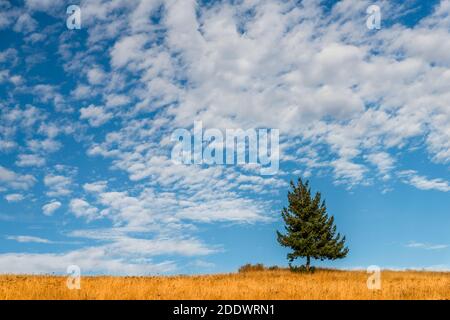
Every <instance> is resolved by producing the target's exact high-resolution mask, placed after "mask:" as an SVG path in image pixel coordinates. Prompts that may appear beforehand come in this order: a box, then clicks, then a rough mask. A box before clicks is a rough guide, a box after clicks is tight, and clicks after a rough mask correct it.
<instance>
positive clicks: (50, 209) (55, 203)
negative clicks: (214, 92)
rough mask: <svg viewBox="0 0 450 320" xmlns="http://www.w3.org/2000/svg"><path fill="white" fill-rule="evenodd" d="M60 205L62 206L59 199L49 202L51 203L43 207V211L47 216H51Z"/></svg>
mask: <svg viewBox="0 0 450 320" xmlns="http://www.w3.org/2000/svg"><path fill="white" fill-rule="evenodd" d="M60 207H61V202H59V201H52V202H49V203H47V204H45V205H44V206H43V207H42V212H43V213H44V214H45V215H46V216H51V215H52V214H53V213H54V212H55V211H56V210H58V209H59V208H60Z"/></svg>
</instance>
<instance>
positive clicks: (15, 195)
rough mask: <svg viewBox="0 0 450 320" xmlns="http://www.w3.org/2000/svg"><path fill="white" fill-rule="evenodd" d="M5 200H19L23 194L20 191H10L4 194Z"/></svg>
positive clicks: (22, 197)
mask: <svg viewBox="0 0 450 320" xmlns="http://www.w3.org/2000/svg"><path fill="white" fill-rule="evenodd" d="M5 199H6V201H8V202H19V201H22V200H23V199H24V196H23V195H22V194H20V193H11V194H7V195H6V196H5Z"/></svg>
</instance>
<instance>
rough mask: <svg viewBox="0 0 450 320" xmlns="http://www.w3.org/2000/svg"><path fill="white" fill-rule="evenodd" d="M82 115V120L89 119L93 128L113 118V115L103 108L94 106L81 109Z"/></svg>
mask: <svg viewBox="0 0 450 320" xmlns="http://www.w3.org/2000/svg"><path fill="white" fill-rule="evenodd" d="M80 114H81V115H80V119H87V120H88V121H89V124H90V125H91V126H93V127H99V126H101V125H102V124H104V123H105V122H107V121H108V120H110V119H111V118H112V117H113V115H112V113H110V112H107V111H105V109H104V108H103V107H96V106H94V105H92V104H91V105H90V106H89V107H86V108H81V109H80Z"/></svg>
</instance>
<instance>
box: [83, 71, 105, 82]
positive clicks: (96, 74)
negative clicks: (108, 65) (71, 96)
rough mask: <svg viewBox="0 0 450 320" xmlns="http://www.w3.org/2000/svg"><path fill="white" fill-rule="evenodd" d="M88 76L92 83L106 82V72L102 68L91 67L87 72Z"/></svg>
mask: <svg viewBox="0 0 450 320" xmlns="http://www.w3.org/2000/svg"><path fill="white" fill-rule="evenodd" d="M87 78H88V81H89V83H90V84H93V85H98V84H104V81H105V78H106V74H105V72H104V71H103V70H102V69H101V68H97V67H96V68H90V69H89V70H88V72H87Z"/></svg>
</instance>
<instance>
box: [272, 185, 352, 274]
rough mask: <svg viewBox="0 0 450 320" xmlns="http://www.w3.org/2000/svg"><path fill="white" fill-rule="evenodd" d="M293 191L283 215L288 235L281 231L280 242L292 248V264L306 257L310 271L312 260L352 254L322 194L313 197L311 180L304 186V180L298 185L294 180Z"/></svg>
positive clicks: (290, 254)
mask: <svg viewBox="0 0 450 320" xmlns="http://www.w3.org/2000/svg"><path fill="white" fill-rule="evenodd" d="M291 188H292V190H291V191H289V193H288V200H289V205H288V207H287V208H283V210H282V212H281V215H282V217H283V220H284V222H285V229H286V234H282V233H280V232H279V231H277V236H278V242H279V243H280V244H281V245H282V246H284V247H290V248H291V249H292V252H290V253H289V254H288V255H287V258H288V260H289V265H291V263H292V262H293V261H294V260H295V259H297V258H306V269H307V270H308V271H309V268H310V259H311V258H313V259H320V260H324V259H330V260H335V259H341V258H344V257H345V256H346V255H347V253H348V252H349V250H348V248H347V247H346V246H345V237H342V238H341V235H340V234H339V233H337V234H336V226H335V225H334V218H333V216H330V217H328V215H327V212H326V211H327V209H326V206H325V201H322V200H321V194H320V193H319V192H317V193H316V194H315V196H314V198H313V197H312V196H311V188H310V187H309V181H306V183H303V181H302V180H301V179H299V180H298V184H297V185H295V184H294V183H293V182H292V181H291Z"/></svg>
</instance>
